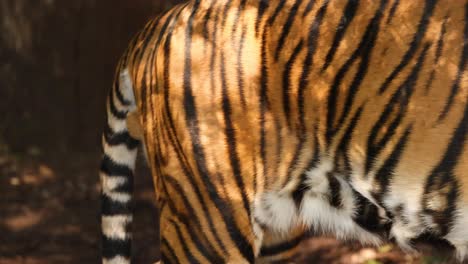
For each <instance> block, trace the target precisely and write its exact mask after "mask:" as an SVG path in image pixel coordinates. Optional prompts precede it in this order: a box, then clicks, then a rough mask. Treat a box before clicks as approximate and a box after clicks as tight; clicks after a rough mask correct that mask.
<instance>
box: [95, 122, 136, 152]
mask: <svg viewBox="0 0 468 264" xmlns="http://www.w3.org/2000/svg"><path fill="white" fill-rule="evenodd" d="M104 139H105V140H106V143H107V144H108V145H110V146H117V145H125V146H126V147H127V148H128V149H129V151H131V150H134V149H135V148H137V147H138V146H139V145H140V141H138V140H136V139H134V138H132V137H131V136H130V134H129V133H128V132H127V131H125V132H119V133H115V132H114V131H113V130H112V128H111V127H110V126H109V124H108V123H106V126H105V127H104Z"/></svg>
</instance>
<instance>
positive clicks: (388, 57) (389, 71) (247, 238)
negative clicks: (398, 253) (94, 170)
mask: <svg viewBox="0 0 468 264" xmlns="http://www.w3.org/2000/svg"><path fill="white" fill-rule="evenodd" d="M467 59H468V2H467V1H466V0H415V1H401V0H375V1H374V0H283V1H281V0H190V1H187V2H186V3H182V4H180V5H177V6H175V7H174V8H172V9H170V10H169V11H167V12H165V13H162V14H160V15H159V16H157V17H155V18H154V19H152V20H150V21H149V22H148V23H147V24H146V25H145V26H144V28H143V29H142V30H141V31H140V32H139V33H138V34H137V35H136V36H135V37H134V38H133V40H132V41H131V43H130V44H129V46H128V48H127V50H126V51H125V52H124V54H123V56H122V57H121V59H120V60H119V62H118V65H117V70H116V75H115V80H114V84H113V86H112V89H111V90H110V92H109V95H108V99H107V104H106V120H107V121H106V125H105V128H104V132H103V136H102V146H103V158H102V161H101V168H100V179H101V187H102V195H101V196H102V237H103V241H102V262H103V263H129V262H130V260H131V232H130V227H131V223H132V209H131V208H132V206H131V204H132V188H133V187H132V185H133V174H134V170H135V162H136V159H137V152H138V148H139V146H141V147H142V148H143V150H144V152H145V156H146V159H147V163H148V164H149V167H150V169H151V174H152V177H153V182H154V188H155V192H156V198H155V199H156V201H157V204H158V208H159V211H160V227H159V230H160V245H161V246H160V252H161V253H160V255H161V261H162V263H254V262H257V263H260V262H262V261H264V260H268V258H266V259H265V257H269V256H272V255H275V254H280V255H278V256H281V252H282V251H283V250H286V251H287V252H286V253H287V255H288V256H292V255H293V254H294V252H290V251H288V250H293V248H295V247H296V245H297V244H298V243H299V242H298V241H300V240H301V237H302V236H303V235H304V233H305V232H308V231H310V230H314V231H318V232H323V233H328V234H332V235H334V236H336V237H337V238H338V239H341V240H357V241H360V242H361V243H363V244H369V245H379V244H380V243H381V242H382V241H385V240H388V239H393V240H394V241H395V242H396V243H397V244H398V245H399V246H400V247H401V248H403V249H404V250H407V251H413V250H414V248H415V247H414V241H415V239H417V238H419V237H421V236H425V235H429V236H431V237H435V238H439V239H442V240H444V241H447V242H448V243H450V244H451V246H453V248H454V249H455V252H456V253H455V255H456V257H457V259H458V261H460V262H463V261H467V255H468V254H467V253H468V228H467V227H468V140H467V130H468V101H467V100H468V71H467ZM288 256H286V257H288ZM283 260H284V259H283Z"/></svg>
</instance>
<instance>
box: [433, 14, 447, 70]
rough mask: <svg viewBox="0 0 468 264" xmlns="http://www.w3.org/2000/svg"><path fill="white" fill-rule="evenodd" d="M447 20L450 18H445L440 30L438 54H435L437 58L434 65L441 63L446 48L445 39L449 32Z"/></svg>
mask: <svg viewBox="0 0 468 264" xmlns="http://www.w3.org/2000/svg"><path fill="white" fill-rule="evenodd" d="M447 19H448V17H447V16H445V17H444V22H442V27H441V29H440V33H439V39H438V40H437V48H436V53H435V58H434V64H436V65H437V63H439V59H440V56H441V55H442V49H443V47H444V37H445V33H446V32H447V28H446V27H447Z"/></svg>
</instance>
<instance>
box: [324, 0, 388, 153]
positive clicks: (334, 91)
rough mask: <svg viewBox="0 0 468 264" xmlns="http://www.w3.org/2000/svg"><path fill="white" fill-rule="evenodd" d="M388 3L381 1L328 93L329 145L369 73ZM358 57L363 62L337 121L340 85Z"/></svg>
mask: <svg viewBox="0 0 468 264" xmlns="http://www.w3.org/2000/svg"><path fill="white" fill-rule="evenodd" d="M386 4H387V1H386V0H383V1H380V6H379V8H378V9H377V11H376V12H375V14H374V17H372V19H371V21H370V22H369V24H368V25H367V28H366V31H365V33H364V35H363V37H362V39H361V42H360V43H359V45H358V47H357V49H356V50H355V51H354V52H353V54H352V55H351V57H350V58H349V59H348V60H347V61H346V62H345V64H344V65H343V66H342V67H341V68H340V69H339V70H338V72H337V74H336V76H335V78H334V80H333V84H332V86H331V88H330V93H329V95H328V107H327V109H328V113H327V132H326V141H327V145H330V143H331V140H332V138H333V137H334V135H335V133H336V132H337V131H338V130H339V128H340V127H341V126H342V125H343V121H344V119H345V118H346V117H347V116H348V115H349V112H350V111H349V110H350V108H351V104H352V103H353V99H354V96H355V94H356V93H357V91H358V88H359V85H360V84H361V82H362V80H363V79H364V76H365V74H366V73H367V68H368V66H369V61H370V57H371V53H372V50H373V49H372V48H373V47H374V45H375V40H376V39H377V35H378V32H379V24H380V20H381V18H382V12H383V10H384V9H385V6H386ZM358 57H362V59H361V62H360V64H359V68H358V72H357V73H356V75H355V76H354V79H353V81H352V83H351V86H350V87H349V89H348V90H349V91H348V96H347V98H346V102H345V106H344V109H343V111H342V113H341V116H340V118H339V119H338V121H336V126H335V120H336V119H337V117H338V113H336V110H337V109H336V107H337V101H338V97H339V93H340V90H339V87H340V85H341V83H342V80H343V78H344V76H345V75H346V73H347V72H348V71H349V70H350V69H351V66H352V65H353V64H354V62H355V61H356V60H357V59H358ZM343 96H344V95H343Z"/></svg>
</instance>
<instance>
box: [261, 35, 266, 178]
mask: <svg viewBox="0 0 468 264" xmlns="http://www.w3.org/2000/svg"><path fill="white" fill-rule="evenodd" d="M266 35H267V31H266V30H264V32H263V35H262V44H261V45H262V46H261V70H260V98H259V99H260V158H261V160H262V169H263V176H264V177H266V175H267V171H266V170H267V166H266V131H265V122H266V120H265V115H266V112H267V111H268V97H267V96H268V94H267V89H268V66H267V65H268V61H267V54H266V53H267V51H266V45H267V43H266ZM265 183H266V181H265Z"/></svg>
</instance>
